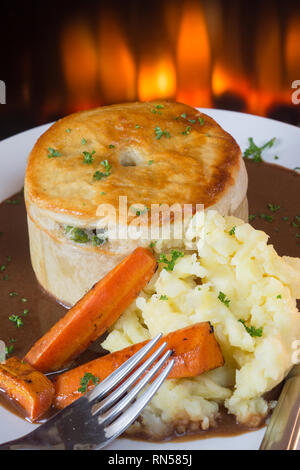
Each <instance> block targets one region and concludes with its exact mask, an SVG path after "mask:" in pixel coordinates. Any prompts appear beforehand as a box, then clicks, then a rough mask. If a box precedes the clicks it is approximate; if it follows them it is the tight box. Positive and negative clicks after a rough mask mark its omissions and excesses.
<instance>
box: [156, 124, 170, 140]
mask: <svg viewBox="0 0 300 470" xmlns="http://www.w3.org/2000/svg"><path fill="white" fill-rule="evenodd" d="M155 135H156V138H157V139H158V140H159V139H161V138H162V137H163V136H164V137H166V138H167V139H169V138H170V137H171V135H170V133H169V132H168V131H167V130H166V129H165V130H162V129H161V128H160V127H159V126H156V128H155Z"/></svg>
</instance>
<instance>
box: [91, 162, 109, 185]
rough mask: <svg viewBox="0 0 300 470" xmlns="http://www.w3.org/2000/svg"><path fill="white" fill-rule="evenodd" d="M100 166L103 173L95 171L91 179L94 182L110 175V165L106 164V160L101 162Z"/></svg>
mask: <svg viewBox="0 0 300 470" xmlns="http://www.w3.org/2000/svg"><path fill="white" fill-rule="evenodd" d="M101 165H102V166H103V167H104V172H103V171H99V170H97V171H96V172H95V173H94V175H93V178H94V179H95V180H96V181H100V180H101V179H102V178H107V176H109V175H110V170H111V165H110V164H109V163H108V161H107V160H103V161H102V162H101Z"/></svg>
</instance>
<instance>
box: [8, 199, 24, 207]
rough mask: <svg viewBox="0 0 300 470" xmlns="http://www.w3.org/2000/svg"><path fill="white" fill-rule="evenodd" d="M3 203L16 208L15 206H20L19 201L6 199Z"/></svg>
mask: <svg viewBox="0 0 300 470" xmlns="http://www.w3.org/2000/svg"><path fill="white" fill-rule="evenodd" d="M5 202H6V204H12V205H13V206H16V205H17V204H21V201H20V199H7V201H5Z"/></svg>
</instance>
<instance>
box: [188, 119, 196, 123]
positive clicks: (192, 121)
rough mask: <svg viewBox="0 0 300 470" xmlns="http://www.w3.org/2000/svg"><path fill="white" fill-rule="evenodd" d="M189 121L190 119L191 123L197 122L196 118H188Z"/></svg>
mask: <svg viewBox="0 0 300 470" xmlns="http://www.w3.org/2000/svg"><path fill="white" fill-rule="evenodd" d="M188 121H189V122H190V123H191V124H195V123H196V119H188Z"/></svg>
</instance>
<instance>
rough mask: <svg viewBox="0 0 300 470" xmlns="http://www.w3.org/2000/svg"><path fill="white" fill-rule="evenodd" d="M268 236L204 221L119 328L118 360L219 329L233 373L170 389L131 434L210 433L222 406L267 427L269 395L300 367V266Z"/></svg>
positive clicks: (209, 217) (206, 216)
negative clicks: (133, 349)
mask: <svg viewBox="0 0 300 470" xmlns="http://www.w3.org/2000/svg"><path fill="white" fill-rule="evenodd" d="M267 242H268V236H267V235H266V234H265V233H264V232H261V231H258V230H255V229H254V228H253V227H251V225H249V224H247V223H244V222H243V221H242V220H240V219H237V218H235V217H231V216H228V217H222V216H221V215H220V214H218V213H217V212H216V211H208V212H206V213H204V212H202V213H197V214H196V215H195V216H194V217H193V219H192V220H191V223H190V225H189V227H188V229H187V231H186V233H185V238H184V246H185V255H184V256H183V257H179V258H178V259H177V261H176V263H175V266H174V269H173V270H172V271H168V270H166V269H164V267H165V266H166V265H165V264H164V263H160V268H159V270H158V272H157V273H156V274H155V276H154V277H153V279H152V280H151V282H150V283H149V285H148V286H147V288H146V289H145V290H144V291H143V292H142V293H141V295H140V297H139V298H138V299H137V300H136V302H135V303H134V304H132V305H131V306H130V308H128V309H127V310H126V311H125V312H124V314H123V315H122V316H121V318H120V319H119V320H118V321H117V322H116V323H115V325H114V326H113V328H112V329H111V331H110V333H109V335H108V337H107V339H106V340H105V341H104V343H103V344H102V346H103V347H104V348H105V349H107V350H109V351H111V352H112V351H116V350H118V349H122V348H124V347H126V346H129V345H131V344H133V343H137V342H139V341H143V340H145V339H148V338H150V337H153V336H155V335H156V334H157V333H159V332H163V333H164V334H166V333H169V332H170V331H173V330H177V329H179V328H183V327H186V326H188V325H192V324H193V323H197V322H201V321H210V322H211V324H212V325H213V326H214V330H215V336H216V339H217V341H218V342H219V344H220V346H221V349H222V352H223V355H224V358H225V365H224V366H223V367H221V368H218V369H215V370H213V371H210V372H207V373H204V374H202V375H200V376H198V377H195V378H188V379H170V380H167V381H166V382H165V383H164V384H163V385H162V387H161V388H160V390H159V391H158V393H157V394H156V395H155V397H154V398H153V399H152V401H151V403H150V404H149V405H148V406H147V407H146V408H145V410H144V411H143V413H142V415H141V416H140V418H139V420H138V421H137V422H136V423H135V424H134V425H133V426H131V428H130V429H129V431H128V432H129V433H132V432H134V433H137V432H140V433H142V434H145V435H147V436H149V437H152V438H162V437H166V436H168V435H169V434H171V433H172V432H174V430H175V431H177V432H184V431H186V430H192V431H194V430H197V429H198V428H200V429H208V428H209V427H210V426H213V425H215V423H216V421H217V418H218V415H219V410H220V406H221V405H223V406H225V408H226V409H227V410H228V412H229V413H232V414H234V415H235V416H236V418H237V421H238V422H240V423H245V424H247V425H250V426H257V425H258V424H259V423H260V421H261V420H262V419H263V418H264V417H265V416H266V414H267V413H268V410H269V409H270V403H268V402H267V401H266V399H265V398H264V394H265V392H267V391H269V390H271V389H272V388H273V387H274V386H276V385H277V384H278V383H280V382H281V381H282V379H283V378H284V377H285V376H286V374H287V373H288V371H289V370H290V368H291V367H292V365H293V363H292V354H293V347H292V345H293V341H294V340H296V339H299V338H300V314H299V312H298V310H297V308H296V299H297V298H300V263H299V261H300V260H298V259H292V258H285V257H283V258H281V257H279V256H278V255H277V253H276V252H275V250H274V248H273V246H272V245H268V244H267Z"/></svg>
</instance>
